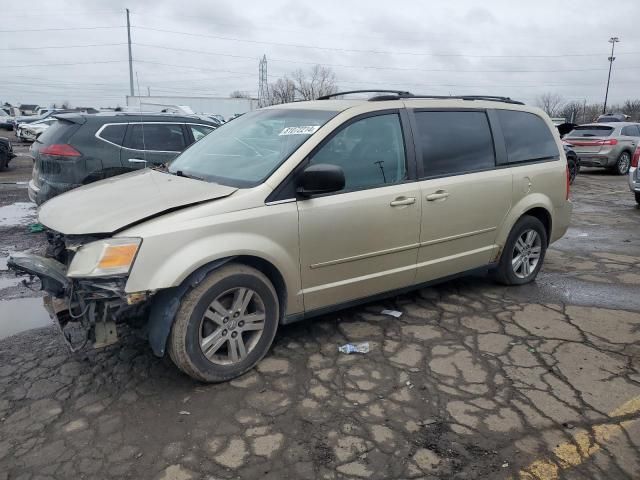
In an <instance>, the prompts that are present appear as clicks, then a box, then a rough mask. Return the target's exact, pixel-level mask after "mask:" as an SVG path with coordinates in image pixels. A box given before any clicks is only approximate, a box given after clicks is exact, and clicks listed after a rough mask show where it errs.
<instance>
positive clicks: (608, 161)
mask: <svg viewBox="0 0 640 480" xmlns="http://www.w3.org/2000/svg"><path fill="white" fill-rule="evenodd" d="M579 158H580V166H582V167H610V166H611V165H613V164H614V163H615V160H616V158H615V157H610V156H609V155H596V154H593V155H589V154H582V155H579Z"/></svg>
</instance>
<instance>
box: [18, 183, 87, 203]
mask: <svg viewBox="0 0 640 480" xmlns="http://www.w3.org/2000/svg"><path fill="white" fill-rule="evenodd" d="M80 186H81V185H79V184H75V183H55V182H49V181H47V180H45V179H42V178H41V179H40V185H39V186H38V185H36V183H35V181H34V180H33V179H32V180H30V181H29V189H28V194H29V200H31V201H32V202H34V203H35V204H36V205H42V204H43V203H44V202H46V201H47V200H49V199H51V198H53V197H55V196H57V195H60V194H61V193H64V192H68V191H69V190H73V189H74V188H77V187H80Z"/></svg>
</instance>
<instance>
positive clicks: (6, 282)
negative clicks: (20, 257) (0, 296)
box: [0, 275, 22, 290]
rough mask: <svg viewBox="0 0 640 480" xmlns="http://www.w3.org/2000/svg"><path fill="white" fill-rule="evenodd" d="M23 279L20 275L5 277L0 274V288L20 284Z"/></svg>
mask: <svg viewBox="0 0 640 480" xmlns="http://www.w3.org/2000/svg"><path fill="white" fill-rule="evenodd" d="M21 281H22V279H21V278H18V277H5V276H1V275H0V290H3V289H5V288H9V287H15V286H17V285H20V282H21Z"/></svg>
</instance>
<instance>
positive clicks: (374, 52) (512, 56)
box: [132, 25, 630, 58]
mask: <svg viewBox="0 0 640 480" xmlns="http://www.w3.org/2000/svg"><path fill="white" fill-rule="evenodd" d="M132 28H137V29H140V30H149V31H153V32H162V33H173V34H176V35H187V36H191V37H203V38H215V39H217V40H228V41H231V42H243V43H253V44H260V45H275V46H280V47H294V48H307V49H315V50H326V51H335V52H354V53H373V54H380V55H411V56H425V57H469V58H563V57H582V56H596V54H585V53H579V54H570V53H567V54H557V55H467V54H458V53H424V52H402V51H390V50H366V49H355V48H338V47H322V46H318V45H304V44H296V43H285V42H270V41H266V40H249V39H245V38H237V37H226V36H222V35H211V34H205V33H193V32H181V31H178V30H166V29H160V28H153V27H145V26H141V25H134V26H133V27H132ZM629 54H630V53H629ZM597 55H600V53H598V54H597Z"/></svg>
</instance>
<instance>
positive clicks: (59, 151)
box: [40, 143, 82, 157]
mask: <svg viewBox="0 0 640 480" xmlns="http://www.w3.org/2000/svg"><path fill="white" fill-rule="evenodd" d="M40 155H50V156H52V157H79V156H80V155H82V154H81V153H80V152H79V151H78V150H76V149H75V148H73V147H72V146H71V145H69V144H68V143H54V144H52V145H47V146H46V147H42V148H41V149H40Z"/></svg>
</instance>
